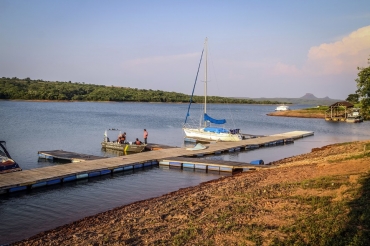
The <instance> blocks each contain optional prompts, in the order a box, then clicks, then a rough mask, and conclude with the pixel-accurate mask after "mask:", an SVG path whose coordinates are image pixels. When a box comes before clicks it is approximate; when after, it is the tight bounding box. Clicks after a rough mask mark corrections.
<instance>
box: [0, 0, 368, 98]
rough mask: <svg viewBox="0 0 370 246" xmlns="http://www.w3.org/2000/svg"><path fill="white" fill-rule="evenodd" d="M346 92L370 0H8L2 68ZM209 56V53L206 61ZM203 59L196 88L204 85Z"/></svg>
mask: <svg viewBox="0 0 370 246" xmlns="http://www.w3.org/2000/svg"><path fill="white" fill-rule="evenodd" d="M206 37H207V38H208V79H207V80H208V84H207V85H208V86H207V87H208V95H212V96H225V97H250V98H260V97H266V98H272V97H273V98H276V97H280V98H297V97H301V96H303V95H305V94H306V93H312V94H314V95H315V96H316V97H319V98H322V97H326V96H328V97H330V98H333V99H342V100H345V99H346V98H347V96H348V95H349V94H351V93H355V91H356V88H357V87H356V82H355V79H356V78H357V73H358V70H357V68H358V67H368V66H369V64H368V59H369V58H370V5H369V2H368V0H356V1H347V0H325V1H321V0H320V1H317V0H311V1H303V0H302V1H300V0H291V1H288V0H281V1H272V0H271V1H267V0H266V1H256V0H253V1H252V0H244V1H237V0H228V1H221V0H219V1H218V0H213V1H208V0H203V1H202V0H187V1H180V0H163V1H161V0H157V1H152V0H135V1H128V0H120V1H113V0H107V1H94V0H79V1H74V0H53V1H49V0H0V77H18V78H27V77H30V78H31V79H42V80H46V81H72V82H80V83H82V82H84V83H86V84H97V85H108V86H111V85H113V86H122V87H131V88H138V89H152V90H163V91H174V92H181V93H185V94H189V95H190V94H191V92H192V88H193V84H194V81H195V78H196V74H197V69H198V64H199V60H200V57H201V52H202V49H203V45H204V40H205V38H206ZM203 61H204V60H203ZM203 82H204V65H203V64H202V65H201V69H200V72H199V77H198V82H197V86H196V91H195V94H197V95H202V94H203Z"/></svg>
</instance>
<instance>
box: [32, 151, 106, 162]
mask: <svg viewBox="0 0 370 246" xmlns="http://www.w3.org/2000/svg"><path fill="white" fill-rule="evenodd" d="M38 155H39V158H41V159H47V160H53V161H54V160H66V161H70V162H81V161H91V160H99V159H105V158H107V157H102V156H95V155H85V154H79V153H75V152H69V151H64V150H49V151H39V152H38Z"/></svg>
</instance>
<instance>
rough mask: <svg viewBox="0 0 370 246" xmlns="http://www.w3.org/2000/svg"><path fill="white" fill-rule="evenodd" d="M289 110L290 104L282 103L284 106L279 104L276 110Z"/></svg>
mask: <svg viewBox="0 0 370 246" xmlns="http://www.w3.org/2000/svg"><path fill="white" fill-rule="evenodd" d="M287 110H289V106H285V105H282V106H278V107H277V108H276V109H275V111H287Z"/></svg>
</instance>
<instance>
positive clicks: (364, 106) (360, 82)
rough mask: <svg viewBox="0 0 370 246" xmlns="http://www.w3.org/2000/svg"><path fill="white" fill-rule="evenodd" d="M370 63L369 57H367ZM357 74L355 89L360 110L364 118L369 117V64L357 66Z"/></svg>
mask: <svg viewBox="0 0 370 246" xmlns="http://www.w3.org/2000/svg"><path fill="white" fill-rule="evenodd" d="M368 61H369V63H370V58H369V59H368ZM357 70H359V72H358V74H357V79H356V82H357V91H356V93H357V94H358V95H359V97H360V102H361V112H362V115H363V117H364V118H365V119H369V118H370V66H368V67H365V68H360V67H358V68H357Z"/></svg>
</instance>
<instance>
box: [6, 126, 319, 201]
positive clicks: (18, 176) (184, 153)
mask: <svg viewBox="0 0 370 246" xmlns="http://www.w3.org/2000/svg"><path fill="white" fill-rule="evenodd" d="M311 135H313V132H303V131H295V132H288V133H282V134H276V135H271V136H266V137H260V138H252V139H247V140H242V141H238V142H218V143H211V144H207V145H206V146H207V148H206V149H203V150H195V151H189V150H186V148H168V149H160V150H156V151H147V152H142V153H137V154H133V155H127V156H123V157H122V156H120V157H113V158H102V159H94V160H86V161H83V162H80V163H78V164H77V163H68V164H64V165H55V166H49V167H43V168H36V169H31V170H23V171H21V172H13V173H5V174H1V175H0V194H4V193H11V192H15V191H21V190H28V189H33V188H37V187H41V186H48V185H54V184H58V183H64V182H69V181H73V180H77V179H85V178H90V177H94V176H100V175H107V174H113V173H115V172H121V171H125V170H131V169H137V168H143V167H146V166H152V165H158V164H159V161H162V160H167V159H171V158H176V157H198V156H204V155H213V154H220V153H222V152H234V151H241V150H249V149H253V148H259V147H263V146H270V145H274V144H277V143H284V142H286V141H288V140H289V141H291V139H297V138H302V137H307V136H311ZM202 161H203V160H202ZM214 164H215V163H213V164H212V165H210V166H214ZM219 167H221V166H219ZM219 170H220V171H221V170H222V168H220V169H219Z"/></svg>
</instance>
